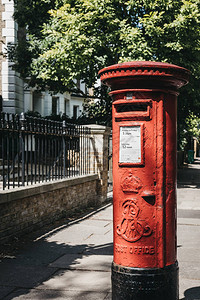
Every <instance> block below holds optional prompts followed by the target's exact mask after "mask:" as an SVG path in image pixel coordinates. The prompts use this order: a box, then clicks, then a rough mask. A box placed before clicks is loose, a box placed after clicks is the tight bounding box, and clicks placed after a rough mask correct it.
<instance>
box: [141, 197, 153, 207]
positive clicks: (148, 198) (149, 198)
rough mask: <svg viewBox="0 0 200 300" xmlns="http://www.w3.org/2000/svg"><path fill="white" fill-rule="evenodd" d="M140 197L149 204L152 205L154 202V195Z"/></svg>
mask: <svg viewBox="0 0 200 300" xmlns="http://www.w3.org/2000/svg"><path fill="white" fill-rule="evenodd" d="M142 198H143V199H144V200H145V201H146V202H147V203H149V204H150V205H154V204H155V200H156V198H155V195H148V196H144V195H143V196H142Z"/></svg>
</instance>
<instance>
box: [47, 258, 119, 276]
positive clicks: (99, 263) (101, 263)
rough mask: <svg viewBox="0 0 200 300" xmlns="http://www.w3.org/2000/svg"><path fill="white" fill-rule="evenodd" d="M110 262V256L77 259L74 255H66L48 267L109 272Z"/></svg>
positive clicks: (111, 259)
mask: <svg viewBox="0 0 200 300" xmlns="http://www.w3.org/2000/svg"><path fill="white" fill-rule="evenodd" d="M112 261H113V257H112V256H111V255H79V256H78V257H77V255H76V254H66V255H64V256H62V257H60V258H59V259H57V260H56V261H54V262H53V263H51V264H50V265H49V267H53V268H59V269H70V270H87V271H89V270H90V271H105V272H110V270H111V264H112ZM72 262H73V263H72Z"/></svg>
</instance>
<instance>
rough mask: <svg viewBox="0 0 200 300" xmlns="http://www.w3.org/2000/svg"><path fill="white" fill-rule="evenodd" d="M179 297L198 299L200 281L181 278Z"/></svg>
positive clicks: (181, 298) (186, 299)
mask: <svg viewBox="0 0 200 300" xmlns="http://www.w3.org/2000/svg"><path fill="white" fill-rule="evenodd" d="M179 284H180V290H179V299H180V300H200V282H199V281H197V280H191V279H185V278H181V280H180V283H179Z"/></svg>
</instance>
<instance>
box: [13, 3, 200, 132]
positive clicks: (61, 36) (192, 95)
mask: <svg viewBox="0 0 200 300" xmlns="http://www.w3.org/2000/svg"><path fill="white" fill-rule="evenodd" d="M15 2H16V6H17V13H15V18H16V19H17V21H18V22H19V24H20V26H23V27H26V28H27V39H26V41H24V40H23V41H19V44H18V45H17V47H16V48H15V51H14V52H13V49H12V51H11V52H12V53H13V54H12V60H13V61H14V62H15V68H16V69H17V70H18V71H19V72H20V73H21V74H22V75H23V77H24V78H25V77H28V78H30V81H29V83H30V85H37V86H39V87H41V88H45V87H48V88H49V89H50V90H52V91H56V92H57V91H60V92H63V91H66V90H70V89H75V84H74V81H73V79H74V78H76V79H81V80H83V81H84V82H85V83H86V84H87V86H88V87H92V86H93V85H94V83H95V81H96V78H97V74H98V71H99V70H100V69H101V68H103V67H105V66H108V65H111V64H114V63H118V62H124V61H130V60H151V61H163V62H169V63H174V64H177V65H180V66H183V67H186V68H188V69H190V70H191V72H192V75H191V83H190V85H189V86H188V87H186V88H184V89H183V91H182V92H181V95H180V98H179V109H178V120H179V122H180V126H179V129H180V130H182V129H183V127H184V126H182V125H183V124H184V121H185V118H186V117H187V115H188V112H189V111H195V112H196V111H200V101H199V97H200V85H199V78H200V26H199V25H200V0H126V1H123V0H60V1H56V0H40V1H36V0H35V1H31V4H30V0H15ZM23 49H24V50H23ZM24 54H25V55H24ZM107 101H108V100H105V101H103V100H101V102H100V103H99V104H97V103H95V104H93V105H92V106H91V116H92V115H94V113H95V108H96V109H98V113H100V115H104V113H106V112H107V108H108V106H109V105H108V103H107Z"/></svg>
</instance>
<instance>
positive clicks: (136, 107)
mask: <svg viewBox="0 0 200 300" xmlns="http://www.w3.org/2000/svg"><path fill="white" fill-rule="evenodd" d="M147 107H148V104H147V103H131V104H130V103H128V104H118V105H116V111H117V113H123V112H129V111H135V112H140V111H142V112H147Z"/></svg>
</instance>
